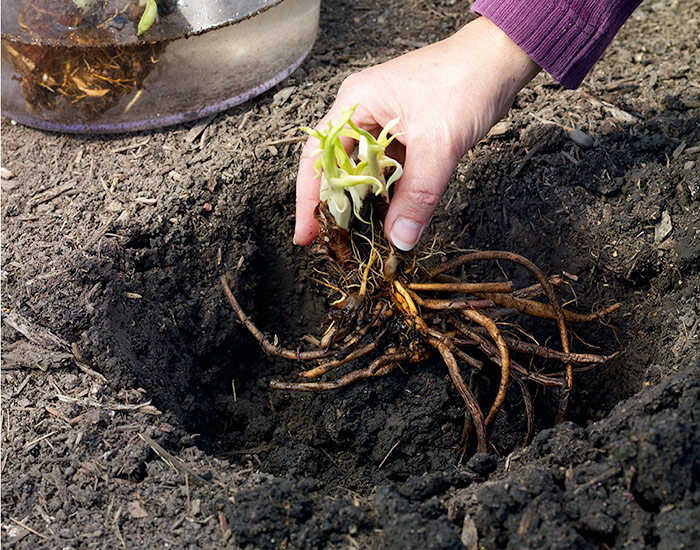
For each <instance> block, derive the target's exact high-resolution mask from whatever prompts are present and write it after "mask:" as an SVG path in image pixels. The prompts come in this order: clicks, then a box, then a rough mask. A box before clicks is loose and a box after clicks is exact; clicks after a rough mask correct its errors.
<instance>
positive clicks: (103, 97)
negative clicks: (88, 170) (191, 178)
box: [2, 0, 320, 133]
mask: <svg viewBox="0 0 700 550" xmlns="http://www.w3.org/2000/svg"><path fill="white" fill-rule="evenodd" d="M157 3H158V18H157V19H156V21H155V22H154V23H153V24H152V26H151V27H150V28H149V29H148V30H147V31H145V32H144V33H142V34H141V35H140V36H137V30H136V29H137V25H138V22H139V20H140V18H141V16H142V13H143V10H144V4H145V0H2V114H3V115H5V116H7V117H9V118H12V119H13V120H16V121H17V122H19V123H21V124H25V125H27V126H33V127H36V128H42V129H46V130H55V131H61V132H81V133H86V132H124V131H135V130H144V129H149V128H157V127H161V126H168V125H171V124H177V123H180V122H184V121H188V120H194V119H197V118H201V117H205V116H208V115H211V114H214V113H217V112H220V111H223V110H225V109H228V108H229V107H232V106H234V105H237V104H239V103H242V102H244V101H247V100H248V99H250V98H252V97H254V96H256V95H258V94H260V93H262V92H264V91H265V90H267V89H269V88H271V87H272V86H274V85H275V84H277V83H278V82H280V81H281V80H282V79H284V78H285V77H287V76H288V75H289V74H290V73H291V72H292V71H294V69H296V68H297V67H298V66H299V64H300V63H301V62H302V61H303V59H304V58H305V57H306V55H307V54H308V53H309V51H310V50H311V47H312V46H313V43H314V41H315V39H316V36H317V33H318V19H319V6H320V0H276V1H275V0H238V1H235V0H228V1H227V0H179V1H178V0H157Z"/></svg>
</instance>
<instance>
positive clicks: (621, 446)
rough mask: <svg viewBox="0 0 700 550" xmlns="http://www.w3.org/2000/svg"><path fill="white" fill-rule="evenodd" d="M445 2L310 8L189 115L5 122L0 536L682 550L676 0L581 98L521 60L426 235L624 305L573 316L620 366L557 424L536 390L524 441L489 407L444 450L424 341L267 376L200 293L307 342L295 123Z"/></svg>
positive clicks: (694, 320)
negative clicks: (279, 64)
mask: <svg viewBox="0 0 700 550" xmlns="http://www.w3.org/2000/svg"><path fill="white" fill-rule="evenodd" d="M471 17H472V16H471V15H470V14H469V3H468V2H463V1H459V0H458V1H455V0H437V1H435V0H430V1H410V2H399V1H393V0H391V1H388V2H381V3H380V2H369V1H361V2H347V1H339V2H333V3H328V2H327V3H324V5H323V7H322V13H321V31H320V35H319V38H318V41H317V43H316V45H315V46H314V49H313V51H312V53H311V54H310V55H309V57H308V58H307V59H306V60H305V61H304V63H303V64H302V65H301V67H300V68H299V69H298V70H296V71H295V72H294V73H293V74H292V75H291V76H290V77H289V78H287V79H286V80H284V81H283V82H282V83H281V84H279V85H278V86H277V87H275V88H273V89H272V90H270V91H268V92H266V93H265V94H263V95H261V96H259V97H257V98H256V99H254V100H251V101H249V102H247V103H244V104H242V105H240V106H238V107H235V108H233V109H230V110H229V111H227V112H225V113H222V114H219V115H218V116H216V117H213V118H210V119H207V120H205V121H199V122H193V123H189V124H185V125H181V126H177V127H173V128H168V129H163V130H158V131H152V132H143V133H138V134H130V135H116V136H114V135H113V136H104V135H92V136H77V135H60V134H55V133H47V132H41V131H37V130H33V129H30V128H26V127H23V126H21V125H16V124H13V123H12V122H11V121H10V120H7V119H3V120H2V138H3V139H2V146H3V147H2V426H1V434H2V435H1V437H2V459H1V468H2V521H1V523H2V532H1V535H2V544H3V546H5V547H7V548H17V549H37V548H47V549H53V548H57V549H58V548H60V549H69V548H75V549H77V548H110V549H111V548H236V549H238V548H241V549H265V550H267V549H278V548H299V549H325V548H343V549H344V548H353V549H359V548H367V549H374V548H377V549H383V548H386V549H426V548H428V549H452V548H454V549H459V548H467V549H469V550H476V549H479V550H480V549H482V548H485V549H492V548H494V549H495V548H512V549H516V548H518V549H521V548H533V549H535V548H549V549H572V548H573V549H600V550H604V549H610V548H629V549H647V548H651V549H685V548H688V549H689V548H696V547H697V541H698V539H699V538H700V513H699V509H700V406H699V400H700V369H699V367H700V298H699V297H700V72H699V63H698V59H700V52H699V51H698V46H699V44H698V32H697V31H698V26H699V25H700V2H698V1H697V0H693V1H685V2H683V1H669V2H650V3H645V4H643V5H642V6H641V7H640V8H639V9H638V10H637V12H635V13H634V15H633V16H632V17H631V19H630V20H629V21H628V23H627V25H626V26H625V27H624V28H623V29H622V31H621V32H620V34H619V35H618V36H617V38H616V39H615V41H614V42H613V44H612V45H611V46H610V48H609V49H608V51H607V52H606V53H605V55H604V57H603V58H602V59H601V61H600V62H599V63H598V65H597V66H596V67H595V68H594V70H593V71H592V73H591V74H590V75H589V76H588V77H587V78H586V80H585V82H584V84H583V85H582V86H581V87H580V88H579V89H578V90H574V91H571V90H566V89H563V88H561V87H560V86H558V85H557V84H556V83H555V82H553V81H552V80H551V79H550V78H549V77H548V76H547V75H544V74H543V75H540V76H538V77H537V78H536V79H535V80H534V81H533V82H532V83H531V85H530V86H528V87H527V88H526V89H525V90H523V91H522V93H521V94H520V95H519V97H518V99H517V100H516V103H515V105H514V107H513V109H512V111H511V112H510V114H509V115H508V116H507V117H506V118H505V119H504V120H503V121H502V122H500V123H499V124H498V125H497V126H496V127H495V128H494V130H492V132H491V133H490V134H489V135H488V136H487V137H486V138H485V139H484V140H482V142H481V143H479V144H478V145H477V146H476V147H475V148H474V149H473V150H472V151H471V152H470V153H469V154H468V155H467V156H466V157H465V158H464V159H463V161H462V162H461V163H460V164H459V166H458V168H457V170H456V172H455V175H454V178H453V181H452V182H451V185H450V187H449V189H448V191H447V193H446V195H445V196H444V198H443V201H442V204H441V205H440V207H439V208H438V211H437V214H436V216H435V218H434V220H433V222H432V223H431V225H430V226H429V228H428V229H427V230H426V234H425V236H424V238H423V241H424V244H425V246H426V247H427V248H428V249H430V247H431V246H433V245H434V246H435V248H436V249H443V250H444V249H455V250H471V249H478V250H507V251H511V252H516V253H518V254H522V255H523V256H526V257H528V258H529V259H531V260H532V261H533V262H534V263H535V264H537V265H538V266H539V267H540V268H541V269H543V271H544V272H545V273H546V274H547V275H549V276H555V275H561V274H564V273H565V274H566V275H565V276H566V277H567V278H568V280H570V281H572V284H571V289H570V290H569V291H568V294H567V298H566V299H567V301H569V302H570V303H569V304H568V305H567V307H570V308H571V309H575V310H577V311H584V312H585V311H591V310H594V309H596V307H598V306H599V305H601V304H610V303H613V302H619V303H621V304H622V305H621V307H620V309H618V310H617V311H615V312H614V313H613V314H611V315H609V316H607V317H605V318H604V319H602V320H600V321H596V322H594V323H589V324H586V325H581V326H576V327H575V329H574V335H575V336H574V338H573V346H574V348H575V349H576V350H579V351H580V350H585V351H587V352H589V353H601V354H615V353H616V354H617V355H616V356H615V357H614V358H613V359H611V360H609V361H608V362H607V363H605V364H604V365H600V366H596V367H595V368H593V369H591V370H588V371H586V372H579V373H577V374H576V375H575V386H574V392H573V395H572V396H571V399H570V405H569V410H568V414H567V419H566V420H565V421H563V422H561V423H558V424H556V423H555V416H556V414H555V413H556V395H554V394H552V393H551V392H548V391H546V390H544V389H541V390H538V391H537V393H536V395H535V405H536V415H535V422H534V437H533V440H532V442H531V443H530V444H529V445H528V446H526V447H524V448H523V447H522V446H521V442H522V440H523V438H524V437H525V431H526V426H525V423H524V422H523V421H522V418H519V419H518V417H517V416H515V417H513V416H511V417H509V419H510V420H513V419H515V420H514V421H509V422H505V421H499V420H498V419H497V420H496V422H494V424H493V425H492V426H491V428H490V432H489V438H490V441H492V442H493V445H492V447H491V448H490V450H491V452H490V453H489V454H485V453H475V452H474V448H473V444H472V445H471V447H470V448H469V449H468V452H467V453H466V454H465V455H464V457H462V428H463V423H464V404H463V401H462V400H461V398H460V395H459V393H458V392H457V390H456V389H455V388H454V386H453V385H452V383H451V381H450V377H449V374H448V372H447V369H446V368H445V366H444V364H442V363H441V362H440V360H439V357H432V358H428V359H426V360H425V361H422V362H420V363H418V364H411V363H409V364H406V365H402V368H401V369H397V370H395V371H394V372H392V373H391V374H389V375H388V376H385V377H381V378H372V379H368V380H363V381H360V382H358V383H356V384H353V385H351V386H348V387H345V388H342V389H340V390H337V391H331V392H324V393H312V394H309V393H295V392H289V391H280V390H274V389H271V388H270V387H269V383H270V381H271V380H284V381H297V380H298V373H299V372H300V371H301V370H303V368H306V367H304V366H303V365H300V364H299V363H297V362H295V361H288V360H284V359H279V358H273V357H269V356H267V355H266V354H265V353H264V352H263V351H262V350H261V349H260V346H259V345H258V342H257V341H256V340H255V339H254V338H253V337H252V336H251V335H250V333H249V332H248V331H247V330H246V329H245V327H243V326H242V325H241V324H240V323H239V322H238V319H237V317H236V314H235V313H234V311H233V310H232V309H231V308H230V306H229V304H228V303H227V301H226V298H225V296H224V293H223V291H222V287H221V283H220V277H221V276H222V275H224V274H228V276H229V281H230V285H231V290H232V291H233V293H234V294H235V295H236V297H237V298H238V300H239V301H240V303H241V306H242V307H243V308H244V309H245V311H246V312H247V313H248V314H249V315H250V316H251V318H252V319H254V321H255V323H256V324H257V326H258V327H260V329H261V330H263V331H264V332H265V333H266V334H268V335H269V337H270V339H272V340H277V341H278V342H279V343H280V344H283V345H285V346H287V347H289V348H291V349H297V348H299V349H313V344H312V343H311V342H313V341H314V339H320V338H321V337H322V335H323V331H324V329H325V327H326V326H327V322H328V321H327V312H328V310H329V303H328V296H327V291H326V289H325V288H324V287H323V286H322V285H319V284H318V283H317V282H315V281H314V279H316V278H317V277H316V275H317V274H316V273H315V272H314V271H313V268H312V264H311V263H310V261H309V255H308V252H307V250H305V249H303V248H300V247H296V246H294V245H293V244H292V241H291V234H292V229H293V223H294V181H295V175H296V164H297V162H298V158H299V151H300V148H301V144H302V139H303V134H302V133H301V132H300V131H299V130H298V128H299V126H309V125H313V124H315V123H316V122H317V121H318V120H319V119H320V118H321V117H322V116H323V115H324V114H325V113H326V111H327V110H328V108H329V107H330V105H331V104H332V102H333V98H334V95H335V92H336V91H337V89H338V86H339V85H340V83H341V82H342V81H343V79H344V78H345V77H346V76H348V75H349V74H351V73H352V72H355V71H357V70H360V69H362V68H364V67H368V66H371V65H374V64H376V63H378V62H381V61H384V60H387V59H390V58H392V57H395V56H396V55H399V54H401V53H404V52H407V51H410V50H412V49H414V48H417V47H420V46H422V45H425V44H428V43H431V42H434V41H436V40H439V39H440V38H443V37H446V36H448V35H450V34H451V33H452V32H454V31H455V30H457V29H458V28H460V27H461V26H462V25H464V24H465V23H466V22H467V21H469V20H470V18H471ZM573 130H575V131H576V132H573V133H572V131H573ZM582 133H583V134H582ZM438 261H439V259H438ZM502 267H504V268H505V269H506V270H508V269H509V268H508V267H507V266H502ZM476 269H477V271H476V272H475V273H476V275H477V276H478V277H479V278H480V279H482V280H487V278H488V277H489V276H492V275H493V274H494V273H495V274H498V273H499V271H498V266H495V265H492V266H489V267H488V268H487V267H479V268H476ZM489 269H493V270H492V271H489ZM509 274H510V272H509ZM515 276H516V277H518V278H519V279H517V280H516V283H518V284H519V285H520V286H525V285H527V284H532V282H533V281H531V280H530V279H528V276H527V273H525V272H522V273H521V272H516V274H515ZM520 279H522V280H520ZM527 330H528V331H529V332H531V333H532V334H533V335H535V336H537V337H538V338H540V339H542V340H544V341H546V339H547V335H548V334H550V335H551V334H555V335H556V334H557V333H556V323H553V322H552V321H546V320H542V321H541V322H540V321H537V322H535V323H534V324H533V323H530V324H529V325H528V327H527ZM363 366H366V363H365V364H363V363H362V360H360V361H359V362H358V363H357V364H355V365H354V367H349V368H350V369H352V368H362V367H363ZM517 404H518V403H517V395H515V399H514V400H513V401H512V406H513V407H515V406H516V405H517ZM504 416H506V415H505V412H504Z"/></svg>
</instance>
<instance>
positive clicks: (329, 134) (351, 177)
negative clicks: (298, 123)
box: [302, 105, 403, 230]
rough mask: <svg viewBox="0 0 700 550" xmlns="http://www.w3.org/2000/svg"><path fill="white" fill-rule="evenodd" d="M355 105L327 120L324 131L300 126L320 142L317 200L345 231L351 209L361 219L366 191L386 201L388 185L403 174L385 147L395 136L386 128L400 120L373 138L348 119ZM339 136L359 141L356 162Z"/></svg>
mask: <svg viewBox="0 0 700 550" xmlns="http://www.w3.org/2000/svg"><path fill="white" fill-rule="evenodd" d="M356 108H357V105H355V106H354V107H352V108H350V109H346V110H345V111H344V112H343V115H342V116H341V117H340V120H339V121H338V122H336V123H335V124H334V123H333V122H332V121H329V122H328V129H327V130H326V131H325V132H324V131H322V130H312V129H311V128H306V127H304V128H302V130H304V131H305V132H307V133H308V134H309V135H311V136H313V137H315V138H317V139H318V140H319V141H320V142H321V144H320V146H319V148H318V149H317V150H316V151H315V153H318V154H319V157H318V158H317V159H316V161H315V163H314V167H315V168H316V172H317V173H318V174H319V176H320V177H321V194H320V200H321V202H322V203H326V204H327V205H328V210H329V211H330V213H331V214H332V215H333V218H334V219H335V222H336V223H337V224H338V226H339V227H342V228H343V229H346V230H349V229H350V219H351V213H353V212H354V214H355V217H357V218H358V219H360V220H362V217H361V216H360V212H361V210H362V204H363V201H364V200H365V197H366V196H367V195H368V194H369V193H372V194H374V195H377V196H379V195H381V196H383V197H384V198H386V200H387V202H388V200H389V195H388V189H389V186H390V185H391V184H392V183H394V182H395V181H396V180H398V179H399V178H400V177H401V175H402V174H403V168H402V167H401V164H399V162H398V161H396V160H394V159H392V158H391V157H388V156H387V155H386V148H387V146H388V145H389V144H390V143H391V142H392V141H393V140H394V138H396V135H393V136H391V137H388V136H389V131H390V130H391V129H392V128H393V127H394V126H396V124H397V123H398V122H399V119H398V118H395V119H394V120H392V121H391V122H389V123H388V124H387V125H386V127H385V128H384V129H383V130H382V131H381V133H380V134H379V136H378V137H377V138H375V137H374V136H373V135H372V134H370V133H369V132H367V131H366V130H362V129H361V128H358V127H357V126H356V125H355V123H354V122H353V121H352V120H350V117H352V115H353V113H354V112H355V109H356ZM341 137H348V138H352V139H354V140H355V141H357V142H358V151H357V160H358V161H357V162H355V161H354V160H353V159H352V158H351V157H350V156H349V155H348V154H347V152H346V151H345V149H344V148H343V144H342V143H341V141H340V138H341ZM392 169H393V173H392V174H391V176H390V177H389V179H388V180H385V177H384V174H385V171H389V170H392ZM351 205H352V210H351V209H350V207H351ZM362 221H364V220H362Z"/></svg>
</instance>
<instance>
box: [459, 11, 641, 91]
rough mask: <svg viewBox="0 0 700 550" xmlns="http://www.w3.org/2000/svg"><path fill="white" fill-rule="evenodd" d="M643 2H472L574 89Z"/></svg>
mask: <svg viewBox="0 0 700 550" xmlns="http://www.w3.org/2000/svg"><path fill="white" fill-rule="evenodd" d="M640 2H641V0H607V1H606V0H535V1H532V0H476V2H474V4H473V5H472V11H473V12H474V13H477V14H480V15H483V16H485V17H487V18H488V19H489V20H491V21H492V22H493V23H495V24H496V26H498V27H499V28H500V29H501V30H502V31H503V32H505V33H506V34H507V35H508V36H509V37H510V39H511V40H513V42H515V43H516V44H517V45H518V46H520V47H521V48H522V49H523V50H524V51H525V53H527V54H528V55H529V56H530V58H531V59H532V60H533V61H534V62H535V63H537V64H538V65H539V66H540V67H542V68H543V69H544V70H546V71H547V72H548V73H549V74H550V75H552V77H554V79H555V80H556V81H557V82H559V83H560V84H561V85H563V86H566V87H567V88H576V87H578V86H579V85H580V84H581V81H582V80H583V79H584V77H585V76H586V74H588V71H590V70H591V67H593V65H594V64H595V62H596V61H598V59H599V58H600V56H601V55H603V52H604V51H605V48H607V47H608V45H609V44H610V42H611V41H612V39H613V38H614V37H615V34H616V33H617V31H618V30H619V29H620V27H621V26H622V24H623V23H624V22H625V21H626V20H627V18H628V17H629V16H630V14H631V13H632V12H633V11H634V9H635V8H636V7H637V6H638V5H639V4H640Z"/></svg>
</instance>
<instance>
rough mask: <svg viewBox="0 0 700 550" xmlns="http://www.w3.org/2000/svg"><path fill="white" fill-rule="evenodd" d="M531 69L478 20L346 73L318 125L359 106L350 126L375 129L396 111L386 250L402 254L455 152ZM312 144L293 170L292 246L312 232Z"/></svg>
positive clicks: (491, 120) (424, 219)
mask: <svg viewBox="0 0 700 550" xmlns="http://www.w3.org/2000/svg"><path fill="white" fill-rule="evenodd" d="M539 70H540V67H539V66H537V65H536V64H535V63H534V62H533V61H532V60H531V59H530V58H529V57H528V56H527V54H526V53H525V52H524V51H523V50H521V49H520V48H519V47H518V46H517V45H516V44H515V43H514V42H512V41H511V40H510V38H508V37H507V36H506V35H505V34H504V33H503V32H502V31H501V30H500V29H499V28H498V27H496V26H495V25H494V24H493V23H491V21H489V20H488V19H486V18H485V17H480V18H479V19H476V20H474V21H472V22H471V23H469V24H467V25H466V26H465V27H464V28H462V29H461V30H460V31H458V32H457V33H455V34H454V35H452V36H451V37H449V38H447V39H445V40H443V41H441V42H437V43H435V44H431V45H430V46H426V47H425V48H421V49H419V50H415V51H413V52H410V53H408V54H405V55H402V56H400V57H398V58H396V59H393V60H391V61H388V62H386V63H383V64H381V65H377V66H375V67H371V68H369V69H365V70H364V71H361V72H359V73H355V74H353V75H351V76H349V77H348V78H347V79H346V80H345V81H344V82H343V84H342V85H341V87H340V89H339V90H338V95H337V97H336V101H335V102H334V104H333V106H332V107H331V109H330V111H329V112H328V114H327V115H326V116H325V117H324V118H323V119H322V120H321V122H320V123H319V124H318V126H317V127H318V128H324V129H325V127H326V125H327V123H328V122H327V121H328V120H338V119H339V118H340V114H341V112H342V110H343V109H346V108H349V107H352V106H353V105H355V104H359V107H358V108H357V110H356V111H355V114H354V115H353V117H352V120H353V122H355V124H357V125H358V126H359V127H361V128H364V129H365V130H367V131H369V132H372V133H373V134H375V135H376V134H377V133H378V132H379V131H380V130H381V128H383V127H384V126H385V125H386V124H387V123H388V122H389V121H391V120H392V119H394V118H396V117H399V123H398V125H397V126H395V127H394V133H400V134H401V135H399V136H397V138H396V140H395V141H398V142H399V143H400V144H401V145H402V149H403V150H402V151H399V152H398V154H397V153H396V152H393V151H392V156H394V157H397V156H398V157H399V160H401V158H400V157H403V158H404V159H405V160H404V161H403V162H404V173H403V176H402V177H401V179H400V180H399V181H398V182H397V183H396V189H395V190H394V195H393V197H392V199H391V204H390V205H389V210H388V211H387V214H386V218H385V220H384V230H385V232H386V235H387V237H388V238H389V239H390V240H391V242H393V244H394V246H396V247H397V248H399V249H401V250H411V249H412V248H413V247H414V246H415V245H416V243H417V242H418V240H419V239H420V236H421V234H422V232H423V230H424V229H425V227H426V225H427V224H428V222H429V221H430V218H431V217H432V215H433V212H434V210H435V207H436V206H437V204H438V202H439V201H440V198H441V197H442V195H443V193H444V192H445V188H446V187H447V184H448V182H449V180H450V178H451V176H452V173H453V172H454V169H455V167H456V166H457V163H458V162H459V160H460V158H461V157H462V156H463V155H464V154H465V153H466V152H467V150H468V149H470V148H471V147H472V146H474V144H475V143H476V142H477V141H478V140H479V139H481V138H482V137H483V136H484V135H485V134H486V133H487V132H488V131H489V129H490V128H491V127H492V126H493V125H494V124H495V123H496V122H497V121H498V120H500V119H501V118H502V117H503V116H505V114H506V113H507V112H508V109H510V106H511V104H512V103H513V99H514V98H515V95H516V94H517V93H518V91H519V90H520V89H521V88H522V87H523V86H524V85H525V84H527V82H529V81H530V80H531V79H532V78H533V77H534V76H535V75H536V74H537V73H538V72H539ZM317 147H318V140H316V139H314V138H309V140H308V141H307V142H306V145H305V146H304V149H303V150H302V154H301V160H300V162H299V172H298V175H297V196H296V201H297V202H296V209H297V218H296V226H295V230H294V242H295V243H296V244H299V245H308V244H309V243H311V241H312V240H313V239H314V238H315V237H316V235H317V234H318V223H317V221H316V219H315V217H314V209H315V208H316V205H317V204H318V201H319V179H318V177H317V174H316V172H315V171H314V167H313V162H314V158H313V152H314V151H315V150H316V148H317Z"/></svg>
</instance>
